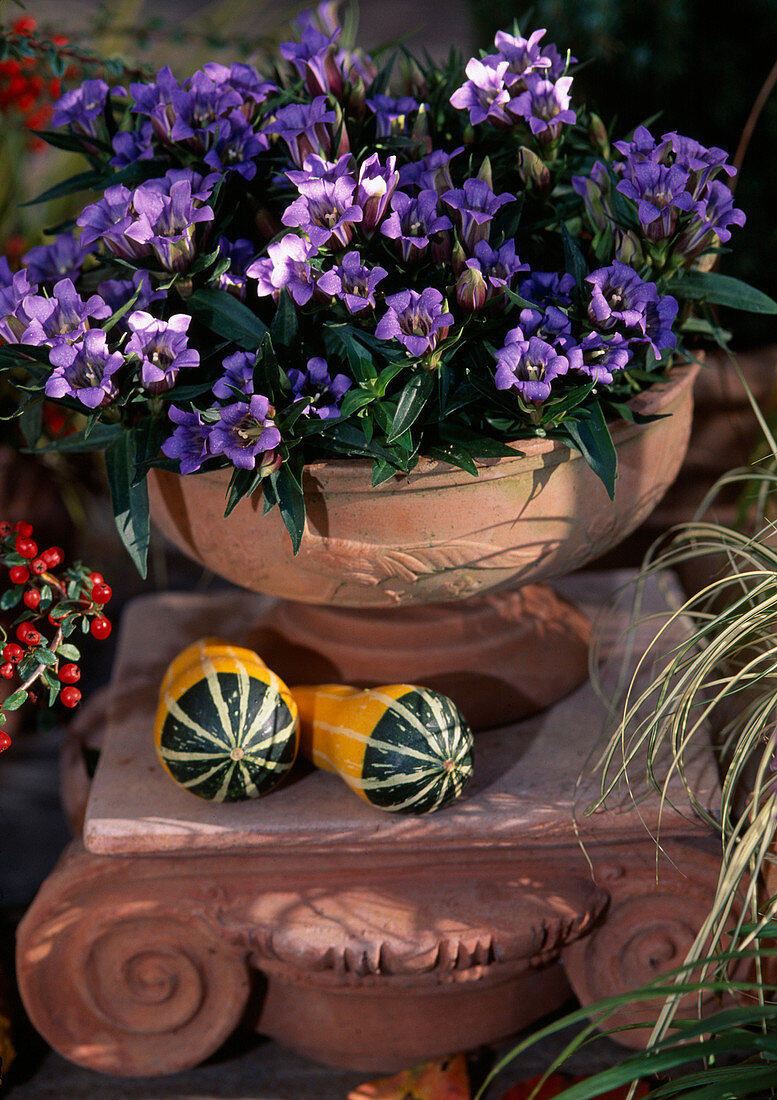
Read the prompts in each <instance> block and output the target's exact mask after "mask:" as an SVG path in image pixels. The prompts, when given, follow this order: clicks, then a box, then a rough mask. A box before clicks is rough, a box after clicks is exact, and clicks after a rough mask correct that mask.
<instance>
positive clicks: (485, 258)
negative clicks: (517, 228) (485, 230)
mask: <svg viewBox="0 0 777 1100" xmlns="http://www.w3.org/2000/svg"><path fill="white" fill-rule="evenodd" d="M475 263H476V264H477V265H478V269H479V270H480V271H482V273H483V276H484V277H485V279H486V280H487V282H488V285H489V288H490V289H489V295H488V296H489V297H491V296H492V295H493V293H494V292H495V291H499V290H502V289H503V288H504V287H506V286H507V287H509V286H512V283H513V281H514V279H515V276H516V275H517V274H519V272H522V271H528V270H529V265H528V264H522V263H521V261H520V259H519V258H518V256H516V254H515V241H513V240H509V241H505V243H504V244H503V245H501V246H500V247H499V248H497V249H494V248H492V247H491V245H490V244H489V243H488V241H478V242H477V244H476V245H475V256H474V259H473V260H467V266H468V267H469V266H470V265H472V264H475Z"/></svg>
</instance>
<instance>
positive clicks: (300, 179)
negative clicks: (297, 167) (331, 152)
mask: <svg viewBox="0 0 777 1100" xmlns="http://www.w3.org/2000/svg"><path fill="white" fill-rule="evenodd" d="M353 166H354V159H353V157H352V156H351V154H350V153H343V155H342V156H341V157H338V159H337V160H336V161H329V160H325V159H324V158H323V157H319V156H317V155H316V154H315V153H311V154H310V156H309V157H305V163H304V164H303V166H302V171H291V172H287V173H286V176H287V177H288V178H289V179H290V180H291V182H292V183H293V184H294V185H295V187H298V185H299V184H301V183H309V182H310V181H311V180H326V181H327V183H334V182H335V181H336V180H339V179H340V177H341V176H347V177H348V178H349V179H350V180H351V182H352V183H353V184H354V186H355V185H356V180H355V179H354V177H353V174H352V172H353Z"/></svg>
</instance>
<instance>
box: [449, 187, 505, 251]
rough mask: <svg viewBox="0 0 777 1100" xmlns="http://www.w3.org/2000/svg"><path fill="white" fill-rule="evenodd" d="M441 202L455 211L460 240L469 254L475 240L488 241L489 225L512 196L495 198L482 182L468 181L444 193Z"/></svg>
mask: <svg viewBox="0 0 777 1100" xmlns="http://www.w3.org/2000/svg"><path fill="white" fill-rule="evenodd" d="M442 201H443V202H444V203H445V205H446V206H448V207H450V209H451V210H453V211H454V214H455V217H456V221H457V223H458V229H459V239H460V240H461V243H462V244H463V246H464V247H465V248H466V249H467V251H469V252H472V251H473V250H474V248H475V245H476V244H477V242H478V241H484V240H486V239H487V237H488V230H489V225H490V224H491V221H492V220H493V217H494V215H495V214H496V212H497V210H499V208H500V206H503V205H504V204H505V203H506V202H515V195H510V194H509V193H508V192H504V193H503V194H501V195H495V194H494V192H493V191H492V190H491V188H490V187H489V186H488V184H487V183H486V182H485V180H480V179H468V180H465V181H464V187H463V188H453V189H452V190H451V191H446V192H445V194H444V195H443V196H442Z"/></svg>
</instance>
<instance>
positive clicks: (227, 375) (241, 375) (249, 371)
mask: <svg viewBox="0 0 777 1100" xmlns="http://www.w3.org/2000/svg"><path fill="white" fill-rule="evenodd" d="M255 363H256V354H255V353H254V352H249V351H236V352H235V353H234V355H228V356H227V357H226V359H224V360H223V362H222V366H223V367H224V368H225V369H224V373H223V374H222V376H221V378H219V379H218V381H217V382H216V383H215V384H214V386H213V396H214V397H218V399H219V400H220V401H229V400H230V399H232V400H234V398H235V397H236V396H237V394H239V393H242V394H252V393H253V392H254V365H255Z"/></svg>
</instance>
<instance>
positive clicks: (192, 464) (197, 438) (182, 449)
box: [162, 405, 208, 474]
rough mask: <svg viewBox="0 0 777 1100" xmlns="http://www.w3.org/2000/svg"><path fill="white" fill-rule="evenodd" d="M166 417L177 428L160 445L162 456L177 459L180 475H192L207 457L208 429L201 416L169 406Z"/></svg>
mask: <svg viewBox="0 0 777 1100" xmlns="http://www.w3.org/2000/svg"><path fill="white" fill-rule="evenodd" d="M167 415H168V416H169V417H170V419H171V420H172V422H173V423H174V424H176V425H177V427H176V428H175V429H174V430H173V434H172V435H171V436H169V437H168V438H167V439H166V440H165V441H164V443H163V444H162V454H165V455H167V457H168V458H174V459H177V460H178V462H179V468H180V471H181V473H182V474H194V473H196V472H197V470H199V469H200V467H201V466H202V464H203V462H204V461H205V459H206V458H207V457H208V446H207V440H208V429H207V426H206V425H205V424H204V423H203V420H202V414H201V413H199V412H198V411H197V410H196V409H178V408H176V407H175V405H170V407H169V408H168V410H167Z"/></svg>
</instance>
